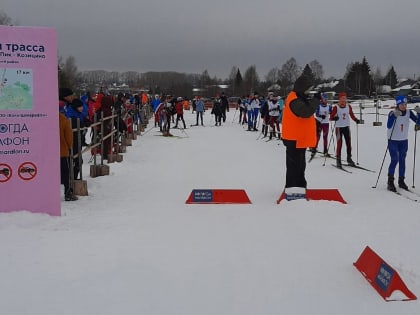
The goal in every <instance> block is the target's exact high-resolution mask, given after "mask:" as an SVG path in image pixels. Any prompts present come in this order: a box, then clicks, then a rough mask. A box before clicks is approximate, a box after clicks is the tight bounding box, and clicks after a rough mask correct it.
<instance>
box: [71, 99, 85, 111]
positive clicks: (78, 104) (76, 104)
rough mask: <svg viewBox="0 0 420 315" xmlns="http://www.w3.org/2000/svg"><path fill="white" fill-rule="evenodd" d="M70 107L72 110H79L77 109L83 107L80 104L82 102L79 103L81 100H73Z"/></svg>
mask: <svg viewBox="0 0 420 315" xmlns="http://www.w3.org/2000/svg"><path fill="white" fill-rule="evenodd" d="M70 106H71V107H73V108H74V109H77V108H79V107H83V103H82V101H81V100H79V99H78V98H75V99H74V100H73V101H72V102H71V104H70Z"/></svg>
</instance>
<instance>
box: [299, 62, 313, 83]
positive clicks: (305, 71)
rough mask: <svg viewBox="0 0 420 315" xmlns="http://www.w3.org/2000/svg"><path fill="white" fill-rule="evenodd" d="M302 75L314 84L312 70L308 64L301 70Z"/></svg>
mask: <svg viewBox="0 0 420 315" xmlns="http://www.w3.org/2000/svg"><path fill="white" fill-rule="evenodd" d="M302 75H305V76H306V77H308V78H309V79H310V80H311V82H315V76H314V73H313V72H312V69H311V67H310V66H309V65H308V64H306V66H305V68H303V72H302Z"/></svg>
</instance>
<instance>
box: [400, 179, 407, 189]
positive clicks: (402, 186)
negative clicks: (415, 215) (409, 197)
mask: <svg viewBox="0 0 420 315" xmlns="http://www.w3.org/2000/svg"><path fill="white" fill-rule="evenodd" d="M398 187H400V188H401V189H404V190H408V186H407V184H406V183H405V182H404V177H398Z"/></svg>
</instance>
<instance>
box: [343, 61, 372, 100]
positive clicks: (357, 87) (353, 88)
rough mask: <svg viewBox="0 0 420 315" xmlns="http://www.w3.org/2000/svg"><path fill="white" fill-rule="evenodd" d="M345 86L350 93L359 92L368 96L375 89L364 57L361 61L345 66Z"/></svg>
mask: <svg viewBox="0 0 420 315" xmlns="http://www.w3.org/2000/svg"><path fill="white" fill-rule="evenodd" d="M345 82H346V88H349V90H350V91H349V92H351V94H353V95H354V94H361V95H368V96H370V95H371V94H372V92H374V91H375V83H374V81H373V78H372V74H371V73H370V66H369V63H368V62H367V59H366V57H363V60H362V62H358V61H357V62H355V63H352V64H349V65H348V66H347V73H346V75H345Z"/></svg>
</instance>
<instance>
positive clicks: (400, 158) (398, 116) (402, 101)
mask: <svg viewBox="0 0 420 315" xmlns="http://www.w3.org/2000/svg"><path fill="white" fill-rule="evenodd" d="M395 101H396V105H397V106H396V108H395V110H393V111H391V112H390V113H389V114H388V122H387V137H388V151H389V156H390V157H391V163H390V164H389V167H388V186H387V188H388V190H390V191H394V192H395V191H397V189H396V187H395V185H394V173H395V168H396V166H397V164H398V165H399V170H398V187H400V188H402V189H405V190H408V186H407V184H406V183H405V182H404V179H405V159H406V157H407V150H408V127H409V123H410V119H411V120H412V121H414V123H416V125H415V128H414V129H415V131H416V132H417V131H418V130H420V114H419V113H420V107H419V106H416V107H415V108H414V111H415V112H416V113H417V115H416V114H415V113H414V112H413V111H411V110H408V111H407V98H406V97H405V96H404V95H398V96H397V97H396V98H395Z"/></svg>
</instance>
